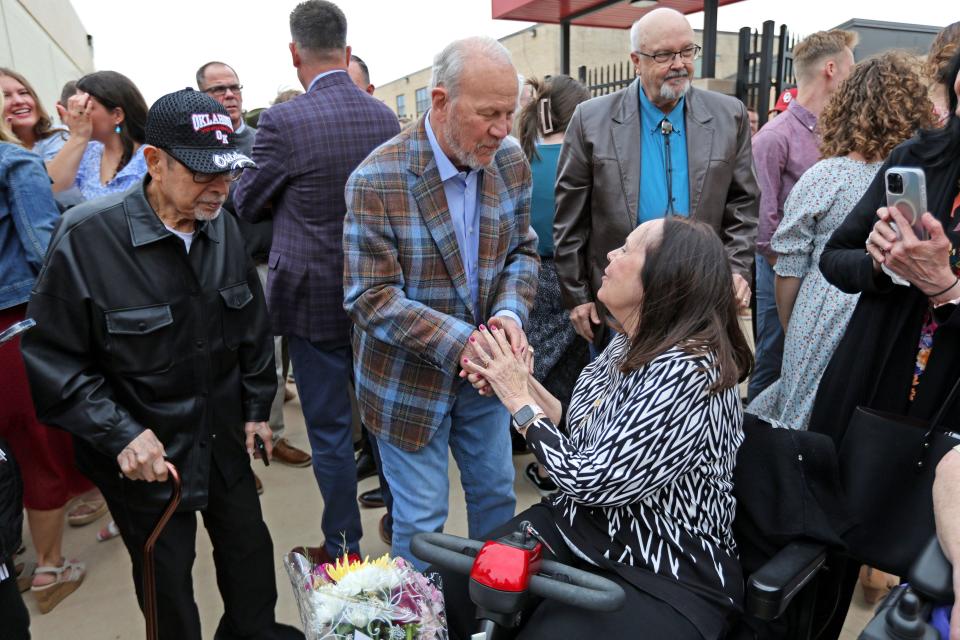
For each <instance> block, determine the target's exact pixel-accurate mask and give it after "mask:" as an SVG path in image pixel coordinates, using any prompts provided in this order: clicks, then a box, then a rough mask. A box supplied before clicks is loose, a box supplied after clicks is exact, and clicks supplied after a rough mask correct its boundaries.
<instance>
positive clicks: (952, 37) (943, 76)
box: [924, 22, 960, 125]
mask: <svg viewBox="0 0 960 640" xmlns="http://www.w3.org/2000/svg"><path fill="white" fill-rule="evenodd" d="M958 47H960V22H954V23H953V24H948V25H947V26H945V27H944V28H943V29H942V30H941V31H940V33H938V34H937V37H936V38H934V39H933V44H931V45H930V53H928V54H927V60H926V63H925V64H924V73H925V74H926V75H927V78H928V79H929V81H930V99H931V100H932V101H933V110H934V112H935V113H936V116H937V121H938V124H940V125H943V124H945V123H946V121H947V118H949V117H950V105H949V104H948V103H949V97H948V96H947V90H946V87H947V86H948V85H950V84H952V83H953V78H948V77H947V74H948V73H949V70H948V69H949V66H950V58H952V57H953V54H955V53H956V52H957V49H958Z"/></svg>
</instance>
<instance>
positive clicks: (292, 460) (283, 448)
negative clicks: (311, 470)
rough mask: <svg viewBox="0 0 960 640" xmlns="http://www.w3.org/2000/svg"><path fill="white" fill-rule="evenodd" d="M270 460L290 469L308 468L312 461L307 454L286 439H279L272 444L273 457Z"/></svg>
mask: <svg viewBox="0 0 960 640" xmlns="http://www.w3.org/2000/svg"><path fill="white" fill-rule="evenodd" d="M270 459H271V460H273V461H274V462H280V463H282V464H285V465H287V466H290V467H309V466H310V462H311V461H312V460H313V458H312V457H311V456H310V454H309V453H307V452H306V451H301V450H300V449H297V448H296V447H295V446H293V445H292V444H290V442H288V441H287V439H286V438H280V439H279V440H277V441H276V442H274V443H273V455H272V456H271V458H270Z"/></svg>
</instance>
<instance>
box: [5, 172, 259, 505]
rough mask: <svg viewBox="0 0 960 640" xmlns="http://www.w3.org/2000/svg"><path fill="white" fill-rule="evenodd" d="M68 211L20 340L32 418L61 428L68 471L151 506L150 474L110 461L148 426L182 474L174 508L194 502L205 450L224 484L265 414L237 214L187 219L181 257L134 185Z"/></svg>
mask: <svg viewBox="0 0 960 640" xmlns="http://www.w3.org/2000/svg"><path fill="white" fill-rule="evenodd" d="M149 179H150V178H149V176H147V177H146V178H145V179H144V181H143V182H141V183H139V184H137V185H136V186H134V187H132V188H131V189H129V190H128V191H126V192H125V193H120V194H116V195H113V196H108V197H105V198H101V199H98V200H94V201H91V202H88V203H84V204H82V205H80V206H77V207H75V208H73V209H71V210H70V211H68V212H67V213H66V214H65V215H64V217H63V220H62V222H61V224H60V225H59V227H58V228H57V230H56V232H55V235H54V238H53V240H52V241H51V243H50V248H49V250H48V252H47V256H46V260H45V261H44V266H43V270H42V271H41V273H40V277H39V279H38V280H37V283H36V285H35V286H34V290H33V295H32V298H31V300H30V305H29V307H28V310H27V315H28V317H32V318H34V319H35V320H36V321H37V326H36V327H35V328H34V329H33V330H32V331H31V332H30V333H29V334H28V335H27V336H25V338H24V339H23V341H22V349H23V356H24V362H25V363H26V367H27V374H28V376H29V378H30V385H31V390H32V393H33V399H34V404H35V405H36V409H37V415H38V417H39V418H40V419H41V420H42V421H43V422H45V423H47V424H50V425H54V426H57V427H60V428H62V429H65V430H66V431H69V432H70V433H71V434H73V436H74V442H75V447H76V457H77V463H78V466H79V467H80V469H81V470H82V471H83V472H84V473H86V474H87V475H88V476H90V478H91V479H93V480H94V482H96V483H98V484H102V483H108V484H110V483H113V484H114V485H115V488H116V489H117V490H118V491H122V492H123V493H122V495H123V496H124V500H125V502H126V503H127V504H128V505H129V506H130V507H132V508H148V509H151V510H152V509H155V508H156V507H157V506H159V505H161V504H162V503H163V502H164V501H165V500H166V499H167V497H168V496H169V494H170V491H169V488H168V487H166V486H164V485H162V484H160V483H147V482H134V481H129V480H126V479H125V478H121V476H120V475H119V466H118V464H117V460H116V457H117V455H118V454H119V453H120V451H121V450H122V449H123V448H124V447H125V446H126V445H127V443H129V442H130V441H131V440H133V439H134V438H135V437H136V436H137V435H139V434H140V433H141V432H142V431H143V430H144V429H146V428H150V429H152V430H153V431H154V433H156V435H157V437H158V438H159V439H160V440H161V441H162V442H163V444H164V447H165V449H166V453H167V457H168V458H169V459H170V460H171V461H172V462H173V463H174V464H176V465H177V467H178V468H179V470H180V473H181V477H182V480H183V503H182V507H181V509H196V508H201V507H203V506H204V505H205V504H206V500H207V488H208V486H209V482H208V480H209V474H210V472H211V468H212V465H211V457H212V458H213V459H215V460H216V467H217V468H218V469H219V470H220V472H221V473H222V474H223V476H224V478H225V480H226V481H227V483H228V485H229V484H232V483H233V482H235V481H236V480H237V479H239V477H240V474H241V471H242V466H241V465H246V464H249V457H248V455H247V453H246V447H245V444H244V432H243V423H244V422H245V421H260V420H267V419H268V417H269V415H270V403H271V402H272V400H273V396H274V392H275V391H276V374H275V372H274V364H273V339H272V337H271V334H270V330H269V326H268V318H267V309H266V303H265V301H264V297H263V291H262V290H261V288H260V282H259V280H258V279H257V274H256V271H255V270H254V267H253V265H252V263H251V262H250V259H249V258H248V256H247V253H246V251H245V249H244V244H243V239H242V238H241V237H240V232H239V230H238V229H237V224H236V221H235V220H234V219H233V217H232V216H230V215H220V216H218V217H217V219H216V220H214V221H212V222H206V223H199V224H198V231H197V233H196V234H195V236H194V239H193V244H192V247H191V249H190V253H189V255H188V254H187V253H186V251H185V250H184V244H183V242H182V241H181V240H180V239H179V238H178V237H177V236H175V235H174V234H172V233H171V232H170V231H168V230H167V229H166V228H165V227H164V226H163V223H162V222H161V221H160V219H159V218H158V217H157V215H156V214H155V213H154V211H153V209H152V208H151V207H150V205H149V203H148V202H147V199H146V197H145V195H144V189H145V185H146V184H147V181H149Z"/></svg>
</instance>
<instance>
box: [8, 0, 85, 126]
mask: <svg viewBox="0 0 960 640" xmlns="http://www.w3.org/2000/svg"><path fill="white" fill-rule="evenodd" d="M0 34H2V35H3V43H0V67H8V68H11V69H14V70H16V71H18V72H20V73H21V74H23V75H24V76H25V77H26V78H27V79H28V80H30V83H31V84H32V85H33V86H34V88H35V89H36V90H37V93H38V94H39V96H40V100H41V102H43V106H44V107H45V108H46V109H47V111H48V112H49V113H50V114H51V115H52V116H54V117H56V113H57V112H56V110H55V109H54V103H55V102H56V101H57V99H59V97H60V89H61V88H62V87H63V85H64V84H65V83H66V82H67V81H68V80H76V79H78V78H79V77H80V76H82V75H84V74H87V73H90V72H92V71H93V70H94V66H93V38H92V36H90V35H88V34H87V31H86V29H84V27H83V24H81V22H80V18H79V17H78V16H77V13H76V11H74V9H73V6H72V5H71V4H70V1H69V0H0Z"/></svg>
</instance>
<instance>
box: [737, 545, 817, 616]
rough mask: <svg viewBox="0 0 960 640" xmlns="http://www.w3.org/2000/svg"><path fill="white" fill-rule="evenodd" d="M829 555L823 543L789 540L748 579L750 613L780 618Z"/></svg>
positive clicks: (748, 610) (747, 594) (747, 609)
mask: <svg viewBox="0 0 960 640" xmlns="http://www.w3.org/2000/svg"><path fill="white" fill-rule="evenodd" d="M826 558H827V548H826V547H825V546H823V545H822V544H819V543H816V542H802V541H800V542H791V543H789V544H788V545H787V546H785V547H784V548H783V549H781V550H780V551H778V552H777V555H775V556H773V557H772V558H770V560H768V561H767V562H766V564H764V565H763V566H762V567H760V568H759V569H758V570H757V571H756V572H754V573H753V574H752V575H751V576H750V577H749V578H748V579H747V593H746V603H745V607H744V608H745V610H746V614H747V615H748V616H752V617H754V618H758V619H760V620H768V621H769V620H775V619H777V618H778V617H780V615H782V614H783V612H784V611H785V610H786V608H787V606H789V604H790V601H791V600H793V597H794V596H796V595H797V594H798V593H799V592H800V590H801V589H803V587H804V586H805V585H806V584H807V583H808V582H810V580H812V579H813V577H814V576H815V575H816V573H817V571H819V570H820V567H822V566H823V563H824V562H825V561H826Z"/></svg>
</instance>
